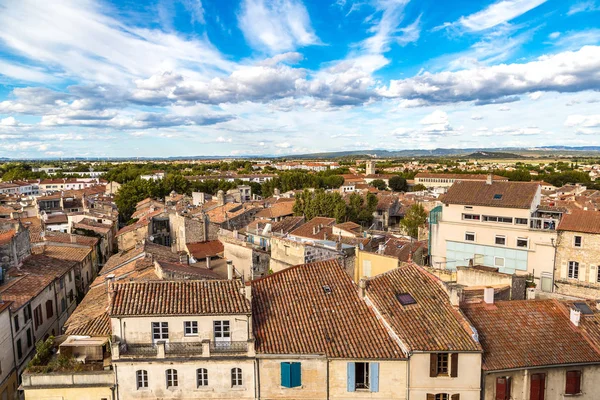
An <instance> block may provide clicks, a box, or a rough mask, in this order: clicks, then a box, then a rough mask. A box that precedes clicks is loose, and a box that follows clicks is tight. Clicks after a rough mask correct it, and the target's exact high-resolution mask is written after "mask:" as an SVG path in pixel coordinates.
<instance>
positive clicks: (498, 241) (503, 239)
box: [494, 236, 506, 246]
mask: <svg viewBox="0 0 600 400" xmlns="http://www.w3.org/2000/svg"><path fill="white" fill-rule="evenodd" d="M494 243H496V244H497V245H498V246H506V236H496V241H495V242H494Z"/></svg>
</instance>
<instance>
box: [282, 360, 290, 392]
mask: <svg viewBox="0 0 600 400" xmlns="http://www.w3.org/2000/svg"><path fill="white" fill-rule="evenodd" d="M291 377H292V375H291V373H290V363H289V362H282V363H281V386H283V387H286V388H289V387H292V380H291Z"/></svg>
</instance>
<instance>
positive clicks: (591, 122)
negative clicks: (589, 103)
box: [565, 114, 600, 128]
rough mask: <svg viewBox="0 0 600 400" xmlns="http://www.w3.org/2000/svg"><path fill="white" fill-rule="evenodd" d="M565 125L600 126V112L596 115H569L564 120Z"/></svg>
mask: <svg viewBox="0 0 600 400" xmlns="http://www.w3.org/2000/svg"><path fill="white" fill-rule="evenodd" d="M565 125H566V126H573V127H582V128H594V127H600V114H596V115H569V116H568V117H567V120H566V121H565Z"/></svg>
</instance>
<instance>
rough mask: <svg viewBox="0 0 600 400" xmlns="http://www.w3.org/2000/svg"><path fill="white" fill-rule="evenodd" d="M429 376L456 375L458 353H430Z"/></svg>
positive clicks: (454, 376) (453, 376)
mask: <svg viewBox="0 0 600 400" xmlns="http://www.w3.org/2000/svg"><path fill="white" fill-rule="evenodd" d="M429 376H430V377H432V378H433V377H436V376H450V377H452V378H456V377H457V376H458V353H452V354H450V353H431V354H430V355H429Z"/></svg>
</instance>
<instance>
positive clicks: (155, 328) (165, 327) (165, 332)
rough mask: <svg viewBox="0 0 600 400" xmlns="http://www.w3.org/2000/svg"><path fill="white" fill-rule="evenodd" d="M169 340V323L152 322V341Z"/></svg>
mask: <svg viewBox="0 0 600 400" xmlns="http://www.w3.org/2000/svg"><path fill="white" fill-rule="evenodd" d="M168 338H169V323H168V322H153V323H152V339H154V340H161V339H163V340H164V339H168Z"/></svg>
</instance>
